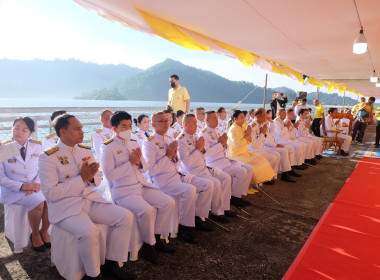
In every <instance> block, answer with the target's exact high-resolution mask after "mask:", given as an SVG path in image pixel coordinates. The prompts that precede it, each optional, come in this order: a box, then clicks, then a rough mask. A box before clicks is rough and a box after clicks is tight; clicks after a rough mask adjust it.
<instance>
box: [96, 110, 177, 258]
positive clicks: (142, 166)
mask: <svg viewBox="0 0 380 280" xmlns="http://www.w3.org/2000/svg"><path fill="white" fill-rule="evenodd" d="M111 125H112V130H113V132H114V135H113V137H112V138H111V139H109V140H108V141H106V142H104V144H102V146H101V147H100V165H101V167H102V170H103V174H104V176H106V178H107V180H108V182H109V184H110V187H111V194H112V198H113V200H114V201H115V203H116V205H119V206H121V207H124V208H126V209H128V210H130V211H131V212H132V213H133V214H135V216H136V218H137V223H138V225H139V229H140V236H141V239H142V241H143V242H144V244H143V247H142V248H141V254H142V257H143V258H145V259H146V260H148V261H150V262H153V263H156V261H157V255H156V252H155V248H156V249H157V250H159V251H162V252H169V253H171V252H174V248H173V247H172V246H169V244H167V243H166V241H165V239H160V235H163V237H164V238H165V237H166V236H169V229H170V222H171V217H172V214H173V209H174V206H175V202H174V199H173V198H171V197H170V196H168V195H166V194H164V193H163V192H161V191H160V190H159V189H158V188H157V187H154V186H152V185H151V184H150V183H149V182H147V181H146V180H145V179H144V177H143V175H142V173H144V172H146V171H148V165H147V164H146V162H145V160H144V158H143V157H142V153H141V149H140V147H139V145H138V144H137V141H136V140H134V139H131V132H132V116H131V115H130V114H128V113H127V112H125V111H117V112H115V114H114V115H113V116H112V117H111Z"/></svg>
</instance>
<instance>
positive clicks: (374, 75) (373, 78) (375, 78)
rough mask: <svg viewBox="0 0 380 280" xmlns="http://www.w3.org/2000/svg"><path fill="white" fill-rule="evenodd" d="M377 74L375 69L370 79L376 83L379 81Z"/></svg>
mask: <svg viewBox="0 0 380 280" xmlns="http://www.w3.org/2000/svg"><path fill="white" fill-rule="evenodd" d="M377 79H378V77H377V75H376V72H375V70H373V74H372V75H371V78H369V80H370V81H371V83H376V82H377Z"/></svg>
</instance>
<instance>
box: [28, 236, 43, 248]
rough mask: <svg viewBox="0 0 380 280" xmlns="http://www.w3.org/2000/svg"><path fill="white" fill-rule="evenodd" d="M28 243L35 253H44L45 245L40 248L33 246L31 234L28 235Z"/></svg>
mask: <svg viewBox="0 0 380 280" xmlns="http://www.w3.org/2000/svg"><path fill="white" fill-rule="evenodd" d="M30 243H31V244H32V248H33V250H34V251H37V252H45V251H46V246H45V244H42V245H41V246H38V247H34V246H33V240H32V234H30Z"/></svg>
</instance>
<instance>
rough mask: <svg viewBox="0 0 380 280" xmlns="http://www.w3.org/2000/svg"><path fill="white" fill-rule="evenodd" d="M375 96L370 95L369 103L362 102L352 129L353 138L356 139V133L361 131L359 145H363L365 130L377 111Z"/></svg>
mask: <svg viewBox="0 0 380 280" xmlns="http://www.w3.org/2000/svg"><path fill="white" fill-rule="evenodd" d="M375 101H376V99H375V97H370V98H369V99H368V102H367V103H364V104H363V103H360V106H359V108H358V113H357V114H356V119H355V121H354V124H353V129H352V135H351V136H352V140H356V134H357V133H358V132H359V137H358V139H357V142H358V144H359V145H363V142H362V141H363V137H364V132H365V129H366V127H367V124H368V121H369V118H370V116H372V115H373V114H374V112H375V108H374V107H373V103H375Z"/></svg>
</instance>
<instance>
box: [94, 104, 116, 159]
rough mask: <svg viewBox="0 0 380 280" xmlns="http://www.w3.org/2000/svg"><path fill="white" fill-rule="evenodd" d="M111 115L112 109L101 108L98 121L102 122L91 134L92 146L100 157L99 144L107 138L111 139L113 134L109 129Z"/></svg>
mask: <svg viewBox="0 0 380 280" xmlns="http://www.w3.org/2000/svg"><path fill="white" fill-rule="evenodd" d="M111 117H112V111H111V110H110V109H104V110H102V112H101V113H100V122H101V123H102V127H101V128H99V129H98V130H96V131H95V132H93V133H92V134H91V143H92V147H93V148H94V150H95V153H96V155H97V156H98V158H99V157H100V146H101V145H102V144H103V143H104V142H106V141H107V140H108V139H111V137H112V135H113V132H112V129H111Z"/></svg>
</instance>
